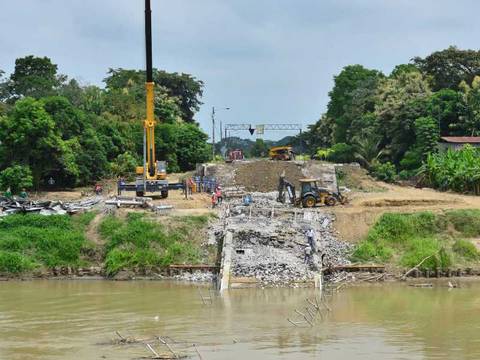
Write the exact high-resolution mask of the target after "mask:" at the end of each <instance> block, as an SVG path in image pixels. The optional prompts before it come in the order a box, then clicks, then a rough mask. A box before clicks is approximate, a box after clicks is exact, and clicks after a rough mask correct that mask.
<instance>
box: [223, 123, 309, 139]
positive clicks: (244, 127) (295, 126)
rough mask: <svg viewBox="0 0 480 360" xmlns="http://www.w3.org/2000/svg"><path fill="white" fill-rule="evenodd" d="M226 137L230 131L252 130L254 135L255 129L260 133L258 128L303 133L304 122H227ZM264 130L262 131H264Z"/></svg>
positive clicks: (251, 132) (251, 133)
mask: <svg viewBox="0 0 480 360" xmlns="http://www.w3.org/2000/svg"><path fill="white" fill-rule="evenodd" d="M224 129H225V138H227V137H228V136H227V132H228V131H242V130H248V131H250V135H253V133H254V132H255V131H257V133H260V131H258V130H260V129H261V130H263V131H265V130H271V131H279V130H280V131H282V130H287V131H295V130H296V131H299V132H300V133H302V124H261V125H252V124H226V125H225V128H224ZM263 131H262V132H261V133H263Z"/></svg>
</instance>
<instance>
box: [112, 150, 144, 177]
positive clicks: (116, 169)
mask: <svg viewBox="0 0 480 360" xmlns="http://www.w3.org/2000/svg"><path fill="white" fill-rule="evenodd" d="M138 164H140V161H138V159H137V158H136V157H135V156H134V155H133V154H132V153H130V152H129V151H126V152H124V153H123V154H120V155H118V156H117V158H116V159H115V161H113V162H112V163H111V164H110V168H111V171H112V175H113V176H115V177H118V176H124V177H127V178H129V179H131V178H133V174H135V168H136V166H137V165H138Z"/></svg>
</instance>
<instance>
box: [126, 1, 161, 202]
mask: <svg viewBox="0 0 480 360" xmlns="http://www.w3.org/2000/svg"><path fill="white" fill-rule="evenodd" d="M145 45H146V55H147V56H146V67H147V68H146V76H147V81H146V83H145V90H146V93H147V96H146V104H147V109H146V119H145V120H144V122H143V166H137V168H136V171H135V173H136V175H137V177H136V180H135V184H134V185H133V184H125V183H124V182H122V181H120V182H119V184H118V192H119V194H120V193H121V191H122V190H125V191H135V192H136V195H137V196H143V195H145V193H147V192H149V193H158V192H160V194H161V196H162V198H166V197H168V188H169V186H168V181H167V164H166V162H165V161H157V160H156V158H155V124H156V121H155V114H154V99H155V91H154V87H155V84H154V82H153V67H152V8H151V4H150V0H145Z"/></svg>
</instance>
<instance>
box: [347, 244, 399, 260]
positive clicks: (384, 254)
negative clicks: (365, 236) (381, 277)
mask: <svg viewBox="0 0 480 360" xmlns="http://www.w3.org/2000/svg"><path fill="white" fill-rule="evenodd" d="M393 252H394V251H393V249H392V248H390V247H387V246H385V244H384V243H383V242H379V243H376V242H372V241H364V242H361V243H360V244H359V245H358V246H357V247H356V248H355V251H354V252H353V254H352V260H353V261H360V262H365V261H381V262H385V261H388V260H389V259H390V258H391V257H392V255H393Z"/></svg>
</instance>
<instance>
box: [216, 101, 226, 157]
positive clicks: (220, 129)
mask: <svg viewBox="0 0 480 360" xmlns="http://www.w3.org/2000/svg"><path fill="white" fill-rule="evenodd" d="M219 110H230V108H229V107H224V108H220V109H219ZM221 137H222V122H220V138H221ZM212 159H215V106H212Z"/></svg>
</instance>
